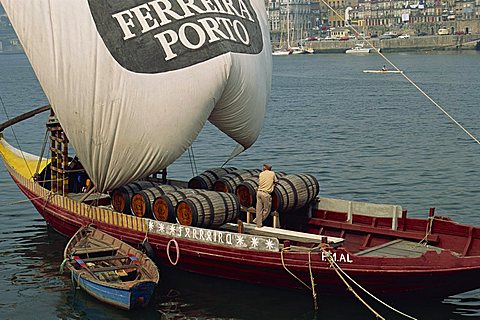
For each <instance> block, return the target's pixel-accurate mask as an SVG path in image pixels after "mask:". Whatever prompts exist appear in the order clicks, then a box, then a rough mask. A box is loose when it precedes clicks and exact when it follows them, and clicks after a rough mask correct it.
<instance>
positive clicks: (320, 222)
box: [308, 218, 440, 243]
mask: <svg viewBox="0 0 480 320" xmlns="http://www.w3.org/2000/svg"><path fill="white" fill-rule="evenodd" d="M308 224H310V225H312V226H319V227H324V228H335V229H341V230H345V231H346V232H348V231H358V232H363V233H365V234H368V233H371V234H372V235H384V236H390V237H394V238H404V239H410V240H418V241H420V240H423V238H425V232H420V231H400V230H391V229H383V228H376V227H372V226H367V225H356V224H350V223H345V222H339V221H329V220H325V219H319V218H312V219H310V220H309V221H308ZM439 239H440V237H439V236H438V234H429V235H428V236H427V240H428V242H430V243H438V241H439Z"/></svg>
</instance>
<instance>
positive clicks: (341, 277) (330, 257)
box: [324, 251, 385, 320]
mask: <svg viewBox="0 0 480 320" xmlns="http://www.w3.org/2000/svg"><path fill="white" fill-rule="evenodd" d="M324 252H328V251H324ZM326 256H327V260H328V262H329V263H330V266H331V267H332V268H333V270H334V271H335V272H336V273H337V275H338V277H339V278H340V279H341V280H342V281H343V283H345V285H346V286H347V290H348V291H350V292H352V293H353V295H354V296H355V298H357V299H358V300H359V301H360V302H361V303H362V304H363V305H364V306H365V307H367V309H368V310H370V311H371V312H372V313H373V314H374V315H375V317H376V318H377V319H382V320H385V318H384V317H382V316H381V315H380V313H378V312H377V311H376V310H375V309H373V308H372V307H371V306H370V305H369V304H368V303H367V302H366V301H365V300H363V299H362V297H360V295H359V294H358V293H357V292H356V291H355V290H354V289H353V288H352V286H351V285H350V284H349V283H348V282H347V280H345V278H344V277H343V276H342V274H341V273H340V272H339V271H338V269H339V268H340V267H338V265H337V266H335V265H336V264H334V263H335V260H334V259H333V258H332V255H331V254H330V252H328V254H327V255H326ZM337 267H338V268H337Z"/></svg>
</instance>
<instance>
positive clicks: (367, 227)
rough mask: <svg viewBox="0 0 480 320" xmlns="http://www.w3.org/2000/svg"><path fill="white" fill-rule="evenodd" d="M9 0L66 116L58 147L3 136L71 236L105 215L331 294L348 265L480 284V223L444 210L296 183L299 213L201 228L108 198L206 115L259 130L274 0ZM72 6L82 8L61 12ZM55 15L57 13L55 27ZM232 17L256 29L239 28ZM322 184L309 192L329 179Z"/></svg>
mask: <svg viewBox="0 0 480 320" xmlns="http://www.w3.org/2000/svg"><path fill="white" fill-rule="evenodd" d="M1 1H2V4H3V5H4V7H5V8H6V11H7V14H9V16H10V17H11V18H12V24H13V25H14V27H15V29H16V30H17V31H18V33H19V37H20V39H21V40H22V44H23V45H24V47H25V51H26V53H27V55H28V57H29V59H30V61H31V63H32V66H33V68H34V70H35V72H36V74H37V76H38V78H39V81H40V83H41V85H42V87H43V88H44V91H45V93H46V95H47V97H48V99H49V101H50V103H51V105H52V108H53V110H54V111H55V115H57V116H58V119H56V118H55V116H54V115H53V114H52V117H51V121H49V124H48V125H49V130H50V133H51V139H50V141H51V145H50V148H49V150H50V151H51V155H52V157H51V158H52V160H47V159H43V158H42V157H40V158H39V157H35V156H33V155H28V154H26V153H25V152H21V151H19V150H17V149H15V148H13V147H12V146H10V145H9V144H8V143H7V142H6V141H5V140H4V139H3V138H2V139H1V146H0V153H1V154H2V157H3V159H4V162H5V166H6V168H7V170H8V172H9V173H10V175H11V176H12V178H13V180H14V181H15V182H16V184H17V185H18V187H19V188H20V189H21V191H22V192H24V193H25V194H26V196H27V197H28V198H29V199H30V201H31V202H32V203H33V205H34V206H35V207H36V209H37V210H38V211H39V213H40V214H41V215H42V216H43V217H44V219H45V220H46V222H47V223H48V224H49V225H51V226H52V227H53V228H54V229H55V230H57V231H58V232H59V233H62V234H64V235H67V236H72V235H73V234H74V233H75V232H76V231H77V230H78V228H80V227H81V226H83V225H85V224H90V223H93V224H94V225H95V226H96V227H97V228H98V229H99V230H103V231H106V232H108V233H109V234H112V235H114V236H115V237H117V238H119V239H121V240H122V241H125V242H127V243H129V244H131V245H137V244H140V243H143V244H144V245H145V246H146V247H148V248H149V249H151V250H149V251H150V253H151V254H152V255H154V256H156V257H157V258H158V259H159V263H160V264H165V265H171V266H174V267H176V268H178V269H181V270H184V271H189V272H195V273H200V274H205V275H210V276H217V277H223V278H228V279H235V280H240V281H247V282H250V283H255V284H265V285H270V286H278V287H289V288H303V287H304V283H311V284H312V286H311V289H312V290H314V291H316V292H317V293H322V294H329V295H344V294H346V293H347V290H345V285H344V283H343V281H342V280H341V279H340V278H339V277H338V276H337V273H336V271H338V270H340V269H341V270H343V271H344V272H345V273H346V274H349V275H351V276H352V277H353V278H354V279H355V280H356V281H357V283H359V284H361V285H362V286H363V287H364V288H366V289H368V290H370V291H371V292H373V293H374V294H378V295H394V296H398V295H402V294H404V295H410V296H415V297H416V296H417V295H421V296H422V297H427V296H428V297H432V296H441V297H445V296H447V295H450V294H454V293H458V292H463V291H467V290H470V289H475V288H478V287H480V282H479V281H480V280H478V279H480V277H479V275H480V241H479V239H480V231H479V229H478V228H477V227H474V226H468V225H461V224H457V223H455V222H452V221H450V220H448V219H445V218H441V217H435V216H434V215H433V211H432V215H431V216H430V217H429V218H427V219H413V218H409V217H407V215H406V212H405V211H403V210H402V208H401V207H400V206H397V205H380V204H368V203H363V202H354V201H348V200H338V199H327V198H323V197H320V198H318V197H316V194H315V195H314V196H313V198H310V197H308V201H299V199H298V194H297V193H295V192H293V193H291V192H290V191H287V192H284V193H282V195H279V196H283V194H286V195H287V196H286V197H287V199H288V200H289V201H288V204H287V201H282V203H285V205H284V206H282V208H284V209H285V208H286V209H288V211H286V210H285V212H277V213H278V215H279V218H280V228H269V227H263V228H256V227H255V226H252V225H251V224H250V223H249V222H250V221H249V219H248V218H245V219H244V220H243V222H242V223H236V222H228V223H223V220H222V223H218V224H215V225H214V226H212V225H210V226H208V227H205V228H201V227H197V226H190V225H187V226H186V225H182V224H180V223H176V222H174V220H173V219H168V218H167V219H165V220H169V222H167V221H156V220H152V219H149V218H146V217H138V216H133V215H131V214H127V213H122V212H119V211H118V210H115V209H113V208H112V206H111V204H112V199H111V197H110V195H109V194H108V192H109V191H112V190H114V189H115V188H121V187H123V186H124V185H128V184H129V183H132V182H134V181H137V180H139V179H146V178H148V177H150V175H156V174H157V173H158V172H159V171H160V170H164V169H165V168H166V167H167V166H168V165H169V164H171V163H172V162H173V161H175V160H176V159H177V158H178V157H179V156H180V155H181V154H182V153H183V152H184V151H185V150H186V149H187V148H188V146H189V145H190V144H191V143H192V141H193V140H194V139H195V137H196V136H197V134H198V132H199V131H200V130H201V128H202V127H203V125H204V124H205V122H206V121H207V119H208V120H209V121H210V122H212V123H213V124H214V125H216V126H217V127H218V128H219V129H220V130H221V131H223V132H224V133H226V134H227V135H228V136H230V137H231V138H232V139H233V140H235V141H236V142H238V144H239V145H238V147H237V148H235V150H234V151H233V152H232V156H231V157H235V156H236V155H238V154H239V153H240V152H242V151H243V150H245V149H247V148H249V147H250V146H251V145H252V144H253V143H254V142H255V140H256V139H257V137H258V135H259V132H260V130H261V128H262V125H263V119H264V115H265V112H266V104H267V101H268V96H269V93H270V84H271V49H270V47H269V36H268V28H267V17H266V13H265V9H264V4H263V1H241V2H238V1H233V2H232V4H231V6H233V7H234V8H235V10H233V9H232V10H233V11H235V13H238V14H235V17H233V16H232V15H231V14H228V15H226V14H225V11H222V9H224V8H215V9H217V10H216V12H215V13H214V12H213V11H215V10H213V9H214V8H213V6H218V5H220V3H217V2H216V3H215V4H211V3H210V4H209V5H208V10H201V9H200V7H201V6H206V3H205V2H201V1H200V2H198V3H197V2H196V3H195V5H192V6H189V8H194V7H195V8H197V9H198V10H196V11H195V13H194V14H193V15H192V14H188V12H185V11H183V10H186V9H185V8H187V7H186V6H182V7H181V8H179V7H175V8H173V7H172V8H171V11H170V13H171V16H172V18H173V17H175V19H174V20H175V21H174V22H172V21H165V19H163V20H162V17H164V16H161V15H159V12H160V13H163V12H162V10H161V8H159V7H158V3H156V2H149V3H148V4H144V5H140V6H137V5H133V4H132V3H131V2H130V1H110V2H109V5H102V4H99V3H96V2H92V1H90V2H88V3H87V2H75V3H70V2H68V3H67V2H65V1H58V0H55V1H54V3H55V5H52V1H47V0H35V6H33V5H31V3H29V2H28V1H16V0H1ZM132 6H133V7H132ZM205 9H207V8H205ZM71 10H73V11H75V12H76V13H77V14H75V15H73V16H67V15H65V12H67V11H71ZM145 10H148V11H149V15H148V17H147V15H142V12H145ZM207 11H208V13H206V12H207ZM210 11H212V12H210ZM233 11H232V12H233ZM190 13H192V12H190ZM202 15H203V16H202ZM205 15H207V16H205ZM201 16H202V18H201V19H199V18H200V17H201ZM211 16H216V19H217V20H210V19H213V18H212V17H211ZM38 17H42V19H39V18H38ZM92 17H93V19H92ZM112 17H113V19H112ZM254 18H255V19H254ZM139 19H140V21H139ZM225 19H227V20H228V19H234V20H228V21H226V20H225ZM44 21H52V23H51V24H48V25H47V26H46V27H45V24H44ZM102 21H103V22H102ZM148 21H150V22H151V24H149V22H148ZM187 21H188V22H187ZM212 21H213V22H212ZM215 21H217V22H218V21H226V22H225V23H222V24H220V25H218V28H213V27H212V25H211V24H209V22H210V23H216V22H215ZM23 24H26V26H24V25H23ZM230 25H233V26H237V27H236V28H234V29H235V30H233V29H231V28H229V26H230ZM214 26H217V25H214ZM207 27H208V31H210V32H206V31H204V29H205V28H207ZM187 28H188V29H187ZM186 29H187V30H189V31H191V32H186ZM212 30H217V31H218V30H221V32H220V31H218V32H213V31H212ZM234 31H235V32H241V31H244V32H245V33H241V34H235V36H236V37H234V34H233V32H234ZM195 33H196V36H195ZM192 34H193V36H192ZM247 34H248V36H249V37H247V36H246V35H247ZM202 35H203V36H202ZM207 35H208V37H210V39H209V40H212V41H211V42H210V41H207ZM80 36H81V38H82V41H79V37H80ZM221 36H222V37H221ZM223 36H225V37H223ZM229 36H230V37H229ZM242 36H243V37H242ZM250 36H251V37H250ZM232 37H233V38H234V39H235V41H237V42H235V41H233V39H231V38H232ZM247 38H248V40H249V41H250V40H251V41H252V43H246V42H248V41H247ZM39 39H41V40H45V39H46V40H49V41H45V42H42V41H38V40H39ZM53 40H55V41H53ZM57 40H58V41H57ZM242 40H243V41H242ZM192 41H199V42H198V43H197V42H195V43H192ZM91 52H96V54H95V55H92V54H91ZM52 70H54V72H52ZM185 93H188V94H185ZM2 127H3V126H2ZM63 127H64V128H65V132H63V129H62V128H63ZM67 135H68V138H67ZM147 137H148V138H147ZM67 141H71V143H72V147H73V149H74V150H75V152H76V155H77V156H78V159H79V161H80V162H81V164H82V165H83V167H84V170H85V171H84V172H82V173H84V174H85V175H88V178H89V179H91V181H92V182H93V184H94V185H95V188H94V189H91V190H90V191H89V192H88V193H85V194H77V193H75V192H70V190H69V189H70V188H69V183H68V182H69V181H73V180H71V179H70V178H71V177H70V173H73V172H71V171H69V169H68V163H69V157H68V145H67V144H66V142H67ZM48 172H50V173H48ZM44 173H46V174H45V175H44ZM42 177H43V178H42ZM39 178H40V179H39ZM47 182H48V183H47ZM165 182H166V183H167V184H172V185H175V186H180V187H185V186H186V185H187V184H186V183H181V182H178V181H174V180H171V179H168V180H166V181H165ZM287 185H288V183H286V184H285V188H286V187H287ZM313 186H315V187H313ZM311 187H312V188H310V189H307V190H308V191H307V192H306V194H308V195H312V194H313V193H312V192H310V190H315V191H317V190H318V188H317V185H316V184H311ZM130 191H132V192H133V190H130ZM290 195H291V197H290ZM301 200H304V199H301ZM113 202H115V201H113ZM119 202H120V204H121V203H122V201H119ZM130 202H131V200H130ZM205 202H206V203H207V204H208V200H207V199H205ZM125 203H126V201H124V202H123V204H125ZM145 203H146V202H145ZM240 203H241V202H240ZM299 203H301V204H302V205H301V207H299V206H297V205H298V204H299ZM153 204H154V203H153ZM290 204H293V206H291V205H290ZM127 208H128V207H127ZM150 209H152V208H150ZM237 209H238V206H235V209H232V210H237ZM240 209H241V211H242V212H243V213H244V214H246V215H247V213H250V214H252V213H253V212H254V210H252V208H240ZM226 210H227V211H228V210H230V209H226ZM279 210H280V209H279ZM153 211H154V212H155V210H153ZM162 212H164V211H162ZM189 212H192V213H193V212H194V210H193V209H192V210H190V211H189ZM189 212H187V213H188V214H190V213H189ZM177 213H178V212H177ZM229 213H235V214H236V211H233V212H221V214H223V215H224V217H236V216H235V214H229ZM166 216H168V215H166ZM240 216H241V214H240ZM247 216H248V215H247ZM188 218H190V217H188ZM242 218H243V217H242ZM213 219H215V218H213ZM179 220H180V219H179ZM187 220H189V219H187ZM215 221H219V220H215ZM211 226H212V227H211ZM147 243H148V245H146V244H147ZM292 274H293V275H295V277H294V276H292ZM298 279H300V280H301V281H302V282H300V281H298Z"/></svg>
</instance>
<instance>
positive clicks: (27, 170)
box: [0, 132, 50, 181]
mask: <svg viewBox="0 0 480 320" xmlns="http://www.w3.org/2000/svg"><path fill="white" fill-rule="evenodd" d="M0 155H1V156H2V158H3V161H4V163H5V166H6V167H7V168H11V169H13V170H15V171H16V172H17V173H18V174H20V175H21V176H22V177H24V178H26V179H28V180H30V181H33V177H34V174H35V172H37V170H38V172H42V171H43V169H45V167H46V166H47V165H48V164H49V162H50V160H47V159H45V158H40V157H38V156H35V155H33V154H30V153H27V152H25V151H22V150H19V149H17V148H15V147H13V146H12V145H10V144H9V143H8V142H7V141H6V140H5V138H4V137H3V132H0Z"/></svg>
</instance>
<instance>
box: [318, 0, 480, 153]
mask: <svg viewBox="0 0 480 320" xmlns="http://www.w3.org/2000/svg"><path fill="white" fill-rule="evenodd" d="M322 2H323V3H324V4H325V5H326V6H327V7H328V8H329V9H330V10H332V11H333V13H335V15H337V16H338V17H339V18H340V19H341V20H342V21H344V22H345V25H346V26H347V27H348V28H350V29H352V30H353V31H354V32H355V33H356V34H360V32H359V31H358V30H357V29H356V28H355V27H354V26H352V25H351V24H350V23H348V21H345V19H344V17H343V16H342V15H340V14H339V13H338V11H336V10H335V9H334V8H332V7H331V6H330V5H329V4H328V3H327V1H325V0H322ZM361 37H362V41H365V42H366V43H367V44H368V45H369V46H371V47H372V48H373V49H374V50H375V51H376V52H377V53H378V55H380V57H382V58H383V59H384V60H385V61H387V62H388V64H390V65H391V66H392V67H393V68H394V69H395V70H397V71H400V74H401V75H402V76H403V77H404V78H405V79H406V80H407V81H408V82H409V83H410V84H411V85H412V86H413V87H414V88H415V89H417V90H418V91H419V92H420V93H421V94H422V95H423V96H424V97H425V98H427V99H428V100H429V101H430V102H431V103H432V104H433V105H434V106H435V107H436V108H438V109H439V110H440V111H441V112H442V113H443V114H444V115H445V116H447V117H448V118H449V119H450V120H451V121H452V122H453V123H454V124H455V125H457V126H458V127H459V128H460V129H462V130H463V131H464V132H465V133H466V134H467V135H468V136H469V137H470V138H471V139H472V140H473V141H475V142H476V143H477V144H480V141H479V140H478V139H477V138H476V137H475V136H474V135H473V134H472V133H470V131H468V130H467V129H466V128H465V127H464V126H463V125H462V124H460V122H458V121H457V120H456V119H455V118H454V117H453V116H451V115H450V114H449V113H448V111H447V110H445V109H444V108H443V107H442V106H440V104H439V103H437V102H436V101H435V100H433V98H431V97H430V96H429V95H428V94H427V93H426V92H425V91H423V90H422V89H421V88H420V87H419V86H418V85H417V84H416V83H415V82H414V81H413V80H412V79H410V77H408V76H407V75H406V74H405V72H404V71H402V70H400V69H399V68H398V67H397V66H396V65H395V64H394V63H393V62H392V61H390V59H388V58H387V57H386V56H385V55H384V54H383V53H381V52H380V50H379V49H378V48H376V47H375V46H374V45H373V43H372V42H371V41H369V40H368V39H367V38H365V36H361Z"/></svg>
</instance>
